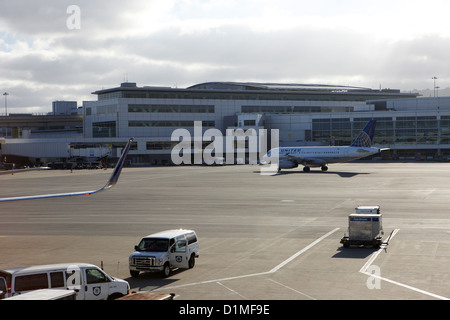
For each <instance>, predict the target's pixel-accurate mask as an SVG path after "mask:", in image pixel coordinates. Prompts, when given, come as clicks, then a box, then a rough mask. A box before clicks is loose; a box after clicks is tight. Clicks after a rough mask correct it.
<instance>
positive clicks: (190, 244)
mask: <svg viewBox="0 0 450 320" xmlns="http://www.w3.org/2000/svg"><path fill="white" fill-rule="evenodd" d="M198 248H199V246H198V239H197V234H196V233H195V231H193V230H183V229H179V230H167V231H162V232H158V233H154V234H151V235H148V236H146V237H144V238H142V240H141V241H140V242H139V244H138V245H137V246H135V247H134V249H135V252H133V253H132V254H131V255H130V257H129V268H130V274H131V276H132V277H137V276H139V273H140V272H141V271H151V272H162V275H163V276H164V277H168V276H169V275H170V272H171V270H172V269H175V268H184V269H187V268H193V267H194V265H195V259H196V258H198V257H199V250H198Z"/></svg>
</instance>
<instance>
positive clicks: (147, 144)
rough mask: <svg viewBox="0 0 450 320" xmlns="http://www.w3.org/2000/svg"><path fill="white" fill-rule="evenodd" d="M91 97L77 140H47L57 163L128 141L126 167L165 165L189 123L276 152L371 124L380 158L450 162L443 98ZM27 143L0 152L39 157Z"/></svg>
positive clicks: (270, 89)
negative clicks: (272, 136)
mask: <svg viewBox="0 0 450 320" xmlns="http://www.w3.org/2000/svg"><path fill="white" fill-rule="evenodd" d="M93 94H94V95H96V96H97V100H96V101H85V102H83V107H82V110H83V115H82V116H83V121H82V122H83V134H82V136H74V137H72V138H70V137H64V139H63V140H59V141H58V137H55V139H53V140H52V141H53V142H52V143H53V145H54V146H55V147H56V145H57V144H61V147H60V150H61V151H58V152H59V153H60V159H59V161H73V159H74V158H77V157H78V158H80V157H85V158H91V159H94V158H101V157H105V156H107V157H110V158H117V157H118V156H119V155H120V152H121V148H123V146H124V145H125V143H126V141H128V139H129V138H130V137H134V138H135V140H134V141H135V142H134V145H133V147H132V149H131V151H130V153H129V156H128V159H129V164H131V165H160V164H170V163H171V151H172V149H173V147H174V146H175V145H176V144H178V143H179V142H177V141H172V140H173V139H172V134H173V132H174V130H176V129H180V128H181V129H185V130H187V131H188V132H190V134H191V135H192V136H194V133H195V132H194V130H195V129H194V123H197V124H199V123H200V124H201V130H202V134H203V133H204V132H205V131H206V130H208V129H211V128H214V129H218V130H220V131H221V132H222V133H223V135H224V136H225V135H226V132H227V130H236V129H237V128H241V129H243V130H244V131H246V130H248V129H251V128H254V129H256V130H258V129H267V130H268V132H270V130H272V129H278V130H279V145H280V146H312V145H316V146H317V145H349V144H350V143H351V141H352V140H353V139H354V138H355V137H356V136H357V134H358V133H359V131H360V130H361V129H362V128H363V127H364V125H365V124H366V123H367V121H368V120H370V119H376V120H377V128H376V132H375V141H374V142H375V145H377V146H380V147H387V148H391V151H390V152H388V153H387V154H383V157H385V158H394V159H397V158H399V159H402V158H405V157H406V158H416V159H417V158H419V159H421V158H424V157H426V158H428V159H438V158H439V159H442V158H446V157H447V156H448V155H450V97H436V98H423V97H419V96H418V94H417V93H404V92H400V90H395V89H382V90H379V89H369V88H361V87H350V86H329V85H303V84H276V83H239V82H208V83H202V84H197V85H194V86H191V87H188V88H184V89H181V88H170V87H154V86H143V87H139V86H137V84H136V83H130V82H126V83H122V84H121V85H120V86H119V87H115V88H109V89H103V90H99V91H95V92H93ZM1 123H2V121H1V119H0V126H1ZM59 139H62V138H59ZM38 140H39V143H46V142H48V143H50V140H51V139H47V141H45V139H42V138H39V139H38ZM30 143H31V144H33V143H34V144H36V143H38V141H37V139H34V137H33V131H32V130H31V131H30V130H28V131H27V137H26V138H24V137H15V138H14V139H12V138H10V137H6V139H4V140H3V142H2V149H1V150H0V152H1V154H2V155H9V154H15V155H21V156H24V157H30V158H33V157H34V158H39V159H43V158H45V157H46V156H45V154H39V153H38V151H34V154H30V153H29V152H30V151H27V150H31V149H32V148H28V147H27V145H28V146H29V144H30ZM209 143H210V142H208V143H206V145H207V144H209ZM203 146H205V143H203ZM27 152H28V153H27ZM54 156H55V153H52V157H54Z"/></svg>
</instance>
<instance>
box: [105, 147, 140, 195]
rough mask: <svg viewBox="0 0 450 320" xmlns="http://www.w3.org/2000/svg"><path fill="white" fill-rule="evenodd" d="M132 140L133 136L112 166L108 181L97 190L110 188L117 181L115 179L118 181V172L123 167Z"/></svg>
mask: <svg viewBox="0 0 450 320" xmlns="http://www.w3.org/2000/svg"><path fill="white" fill-rule="evenodd" d="M132 142H133V138H130V139H129V140H128V143H127V145H126V147H125V149H123V152H122V155H121V156H120V158H119V161H117V164H116V167H115V168H114V171H113V173H112V174H111V176H110V177H109V180H108V182H107V183H106V184H105V186H104V187H103V188H101V189H99V190H98V191H101V190H104V189H109V188H112V187H113V186H114V185H115V184H116V183H117V181H119V176H120V173H121V172H122V168H123V165H124V164H125V159H126V158H127V155H128V151H130V148H131V143H132Z"/></svg>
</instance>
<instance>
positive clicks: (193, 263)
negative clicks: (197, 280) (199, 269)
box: [189, 254, 195, 269]
mask: <svg viewBox="0 0 450 320" xmlns="http://www.w3.org/2000/svg"><path fill="white" fill-rule="evenodd" d="M194 266H195V254H191V258H190V259H189V269H192V268H193V267H194Z"/></svg>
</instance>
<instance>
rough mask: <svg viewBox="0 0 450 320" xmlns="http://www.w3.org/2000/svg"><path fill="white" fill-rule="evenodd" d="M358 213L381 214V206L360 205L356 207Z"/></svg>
mask: <svg viewBox="0 0 450 320" xmlns="http://www.w3.org/2000/svg"><path fill="white" fill-rule="evenodd" d="M355 212H356V213H363V214H364V213H366V214H367V213H373V214H380V206H359V207H356V208H355Z"/></svg>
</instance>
